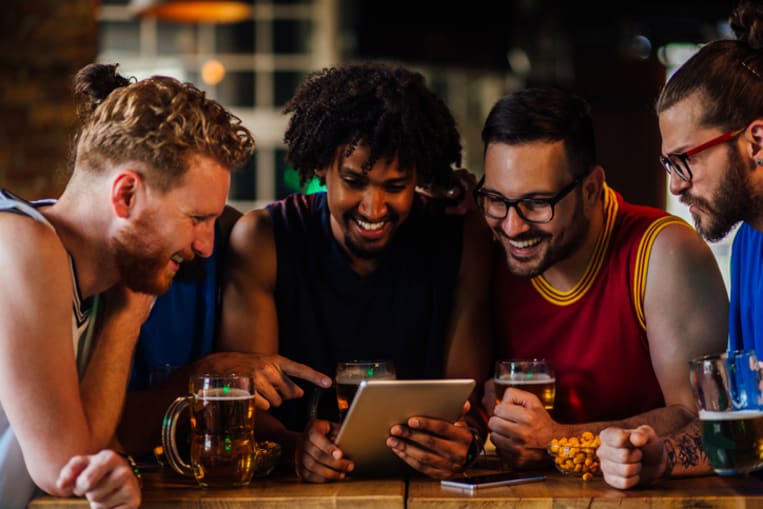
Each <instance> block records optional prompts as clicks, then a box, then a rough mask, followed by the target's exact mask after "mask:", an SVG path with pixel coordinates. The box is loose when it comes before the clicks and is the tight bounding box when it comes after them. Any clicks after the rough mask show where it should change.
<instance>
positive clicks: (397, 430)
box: [389, 425, 403, 435]
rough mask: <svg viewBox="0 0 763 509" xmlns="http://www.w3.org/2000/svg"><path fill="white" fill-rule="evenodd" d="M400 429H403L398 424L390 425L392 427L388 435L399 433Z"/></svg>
mask: <svg viewBox="0 0 763 509" xmlns="http://www.w3.org/2000/svg"><path fill="white" fill-rule="evenodd" d="M402 431H403V429H402V428H401V427H400V426H398V425H395V426H392V428H390V430H389V433H390V435H399V434H400V433H402Z"/></svg>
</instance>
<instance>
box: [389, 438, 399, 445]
mask: <svg viewBox="0 0 763 509" xmlns="http://www.w3.org/2000/svg"><path fill="white" fill-rule="evenodd" d="M398 443H399V442H398V441H397V439H396V438H388V439H387V445H388V446H389V447H397V444H398Z"/></svg>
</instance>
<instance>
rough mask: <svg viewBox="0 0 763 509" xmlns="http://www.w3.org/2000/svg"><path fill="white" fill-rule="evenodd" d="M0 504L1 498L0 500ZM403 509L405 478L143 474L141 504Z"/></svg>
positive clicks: (71, 508) (57, 505)
mask: <svg viewBox="0 0 763 509" xmlns="http://www.w3.org/2000/svg"><path fill="white" fill-rule="evenodd" d="M0 507H2V503H1V502H0ZM89 507H90V506H89V505H88V503H87V501H86V500H84V499H81V498H55V497H49V496H43V497H39V498H36V499H35V500H33V501H32V502H31V503H30V504H29V509H75V508H76V509H86V508H89ZM181 507H182V508H184V509H186V508H187V509H205V508H210V509H212V508H214V509H328V508H336V509H353V508H359V509H403V508H404V507H405V481H404V480H399V479H393V480H382V479H379V480H353V481H351V482H338V483H328V484H310V483H303V482H301V481H300V480H299V479H297V478H296V477H293V476H285V475H273V476H272V477H268V478H266V479H255V480H253V481H252V483H251V484H250V485H249V486H247V487H244V488H235V489H202V488H199V487H197V485H196V483H195V482H194V481H193V480H192V479H188V480H186V479H184V478H181V477H179V476H177V475H175V474H174V473H170V474H163V473H150V474H144V475H143V503H142V505H141V508H142V509H160V508H162V509H164V508H167V509H174V508H181Z"/></svg>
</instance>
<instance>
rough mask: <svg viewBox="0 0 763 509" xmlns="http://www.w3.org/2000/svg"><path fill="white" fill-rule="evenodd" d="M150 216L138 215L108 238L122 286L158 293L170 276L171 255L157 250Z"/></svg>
mask: <svg viewBox="0 0 763 509" xmlns="http://www.w3.org/2000/svg"><path fill="white" fill-rule="evenodd" d="M152 223H154V221H153V220H152V217H145V216H142V217H139V218H137V219H136V220H135V223H134V224H130V225H128V226H127V227H125V228H124V229H123V230H120V231H119V232H118V233H117V235H116V236H115V237H114V238H113V239H112V241H111V245H112V251H113V254H114V259H115V262H116V265H117V269H118V270H119V274H120V277H121V279H122V281H124V284H125V286H127V288H129V289H130V290H132V291H134V292H140V293H147V294H150V295H161V294H163V293H164V292H166V291H167V290H168V289H169V287H170V285H171V284H172V280H173V278H174V275H175V274H174V272H172V271H171V270H170V269H169V268H168V262H169V259H170V256H171V255H168V254H166V253H164V252H163V251H162V249H161V245H162V244H163V242H162V239H161V238H160V237H159V236H157V235H155V234H154V233H153V228H152V227H151V224H152Z"/></svg>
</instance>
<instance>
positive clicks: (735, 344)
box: [729, 223, 763, 358]
mask: <svg viewBox="0 0 763 509" xmlns="http://www.w3.org/2000/svg"><path fill="white" fill-rule="evenodd" d="M761 318H763V234H762V233H760V232H759V231H758V230H756V229H755V228H753V227H752V226H750V225H749V224H747V223H742V225H741V226H740V227H739V230H738V231H737V233H736V236H735V237H734V243H733V244H732V247H731V297H730V303H729V349H730V350H742V349H753V350H755V353H756V354H757V355H758V357H759V358H763V325H762V324H761Z"/></svg>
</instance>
